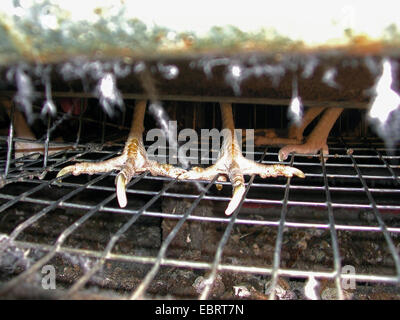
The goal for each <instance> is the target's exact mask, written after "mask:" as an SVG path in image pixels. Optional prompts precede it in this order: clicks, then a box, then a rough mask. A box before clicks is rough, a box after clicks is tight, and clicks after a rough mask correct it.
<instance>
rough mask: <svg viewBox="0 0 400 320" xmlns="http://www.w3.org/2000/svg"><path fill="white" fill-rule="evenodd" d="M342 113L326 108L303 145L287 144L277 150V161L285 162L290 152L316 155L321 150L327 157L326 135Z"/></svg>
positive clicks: (335, 109) (339, 110) (338, 110)
mask: <svg viewBox="0 0 400 320" xmlns="http://www.w3.org/2000/svg"><path fill="white" fill-rule="evenodd" d="M321 111H322V110H321ZM342 111H343V108H328V109H327V110H326V111H325V112H324V114H323V115H322V117H321V119H320V120H319V122H318V123H317V125H316V126H315V128H314V130H313V131H312V132H311V134H310V135H309V136H308V137H307V139H306V142H305V143H304V144H297V145H295V144H289V145H287V146H285V147H283V148H282V149H280V150H279V153H278V158H279V161H284V160H286V159H287V157H288V156H289V154H290V153H292V152H295V153H301V154H316V153H318V152H319V151H320V150H321V149H322V154H323V155H328V154H329V149H328V145H327V143H326V142H327V139H328V135H329V132H330V131H331V129H332V127H333V125H334V124H335V122H336V120H337V118H339V116H340V114H341V113H342ZM310 122H311V121H310Z"/></svg>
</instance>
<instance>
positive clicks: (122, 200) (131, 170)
mask: <svg viewBox="0 0 400 320" xmlns="http://www.w3.org/2000/svg"><path fill="white" fill-rule="evenodd" d="M145 111H146V101H137V102H136V106H135V110H134V114H133V118H132V125H131V129H130V132H129V136H128V139H127V141H126V143H125V147H124V151H123V152H122V154H121V155H120V156H118V157H115V158H112V159H109V160H106V161H100V162H80V163H76V164H74V165H71V166H67V167H65V168H63V169H62V170H60V172H59V173H58V175H57V177H61V176H64V175H66V174H67V173H72V174H73V175H75V176H77V175H80V174H82V173H86V174H90V175H92V174H94V173H101V172H109V171H112V170H119V173H118V175H117V177H116V179H115V184H116V189H117V199H118V203H119V206H120V207H121V208H124V207H126V205H127V199H126V192H125V190H126V185H127V184H128V183H129V181H130V180H131V179H132V177H133V176H134V175H135V174H139V173H142V172H145V171H149V172H150V173H151V174H152V175H153V176H156V175H159V176H166V177H171V178H176V177H178V176H179V175H181V174H183V173H185V172H186V170H184V169H181V168H177V167H174V166H172V165H169V164H160V163H158V162H156V161H152V160H149V159H148V158H147V153H146V150H145V148H144V145H143V138H142V135H143V130H144V127H143V120H144V114H145Z"/></svg>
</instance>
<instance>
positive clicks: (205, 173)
mask: <svg viewBox="0 0 400 320" xmlns="http://www.w3.org/2000/svg"><path fill="white" fill-rule="evenodd" d="M221 113H222V125H223V128H224V129H223V130H222V134H223V137H224V140H223V144H222V147H221V151H220V155H219V157H218V160H217V161H216V163H215V164H214V165H212V166H210V167H208V168H200V167H195V168H193V169H192V170H190V171H188V172H186V173H184V174H182V175H181V176H179V179H194V180H212V179H213V178H214V177H215V176H216V175H218V174H219V175H220V176H219V178H218V181H226V178H225V177H224V176H221V175H225V176H227V177H228V178H229V180H230V181H231V183H232V187H233V196H232V199H231V201H230V202H229V205H228V207H227V209H226V210H225V214H226V215H231V214H232V213H233V212H234V211H235V209H236V208H237V207H238V205H239V203H240V201H241V199H242V197H243V195H244V192H245V183H244V175H253V174H258V175H259V176H261V177H262V178H266V177H276V176H286V177H292V176H293V175H296V176H298V177H301V178H304V177H305V175H304V173H303V172H301V171H300V170H298V169H296V168H293V167H289V166H284V165H280V164H276V165H264V164H260V163H257V162H254V161H252V160H249V159H246V158H245V157H243V155H242V150H241V148H240V146H239V143H238V140H237V137H236V135H235V132H234V130H235V125H234V122H233V115H232V106H231V104H229V103H221Z"/></svg>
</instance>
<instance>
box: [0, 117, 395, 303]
mask: <svg viewBox="0 0 400 320" xmlns="http://www.w3.org/2000/svg"><path fill="white" fill-rule="evenodd" d="M80 121H81V120H80ZM103 127H104V126H103ZM11 134H12V133H11V131H10V135H11ZM12 140H13V137H12V135H11V138H10V137H9V140H8V141H12ZM336 142H337V143H338V144H339V145H340V147H331V148H330V151H331V154H332V155H331V156H330V157H331V158H336V159H343V160H345V159H346V160H350V161H351V163H345V161H344V162H343V163H339V164H337V163H330V162H329V161H328V162H327V163H325V162H324V161H322V159H319V161H315V159H316V158H315V157H314V158H312V159H307V158H306V157H305V156H292V157H291V158H290V161H289V162H288V164H290V165H293V166H296V167H299V166H301V168H302V169H303V171H304V172H305V173H306V175H307V177H309V178H310V177H319V178H322V179H323V181H324V185H323V186H313V185H307V184H305V185H300V184H296V183H292V181H291V179H290V178H288V179H287V180H286V184H283V185H282V184H277V183H271V182H270V181H269V180H268V179H267V180H265V181H262V182H261V183H255V182H254V176H252V177H251V178H250V180H249V181H248V182H247V183H246V195H245V197H244V198H243V200H242V202H241V203H240V206H239V209H238V210H237V211H235V213H234V214H233V215H232V216H231V217H226V218H225V217H224V218H221V217H217V216H215V217H214V216H213V217H202V216H196V215H193V214H192V213H193V211H194V209H195V208H196V207H197V206H198V205H199V203H200V201H202V200H212V201H224V202H227V201H229V197H224V196H219V195H217V196H216V195H210V194H207V192H208V191H209V189H210V188H211V186H212V185H213V184H215V181H216V178H217V177H215V178H214V180H213V181H211V182H209V183H206V186H205V188H204V189H203V190H202V191H201V192H200V193H199V194H183V193H179V192H172V191H169V190H170V189H172V187H173V186H174V185H176V184H177V183H178V182H177V180H172V179H168V178H163V177H152V176H149V175H148V174H146V173H144V174H141V175H139V176H137V177H136V178H135V179H133V181H131V182H130V184H129V185H128V190H127V193H128V196H129V195H131V196H133V197H134V196H135V195H136V196H140V195H145V196H150V197H151V198H150V200H148V201H147V202H146V203H145V204H144V205H143V206H142V207H141V208H139V209H135V210H132V209H126V208H125V209H121V208H115V207H114V206H111V205H110V202H111V201H112V200H114V199H115V196H116V195H115V192H114V191H115V190H114V188H113V187H107V186H102V185H101V184H99V182H101V181H102V180H104V179H105V178H106V177H107V176H110V175H112V176H113V175H115V173H105V174H101V175H96V176H94V177H92V178H90V179H89V181H88V182H86V183H77V182H70V181H73V180H71V179H70V181H69V182H65V181H64V182H62V183H61V185H62V186H63V187H67V188H72V190H71V191H70V192H68V193H66V194H65V195H64V196H62V197H60V198H59V199H57V200H49V199H46V198H41V197H38V196H37V192H38V191H39V190H44V189H45V188H46V187H49V186H50V185H54V184H56V183H58V182H57V179H56V178H51V179H48V180H46V179H44V178H43V176H41V177H40V178H41V179H37V178H34V179H32V180H31V179H29V177H28V175H27V176H26V177H25V176H22V178H21V177H19V178H18V179H16V180H11V181H7V179H8V178H7V176H6V177H5V183H10V182H14V181H29V183H30V184H36V186H34V187H32V188H30V189H29V190H27V191H25V192H23V193H21V194H19V195H10V194H7V192H4V191H5V189H3V192H0V199H2V200H3V204H2V205H1V206H0V213H1V212H3V211H4V210H6V209H7V208H10V207H11V206H13V205H14V204H16V203H23V202H26V203H33V204H35V203H36V204H41V205H43V206H44V208H43V209H42V210H40V211H39V212H37V213H35V214H33V215H32V216H31V217H30V218H29V219H27V220H26V221H24V222H22V223H20V224H19V225H18V226H17V227H16V228H15V229H14V230H13V231H12V232H11V233H9V234H8V235H6V237H7V238H6V240H7V241H5V242H3V243H2V244H1V246H0V252H1V251H4V250H6V249H7V246H9V245H10V244H13V245H16V246H17V247H19V248H23V249H40V250H42V251H44V252H46V254H45V255H44V256H43V257H41V258H40V259H39V260H38V261H36V262H35V263H34V264H33V265H32V266H30V267H29V268H28V269H27V270H25V271H23V272H22V273H21V274H19V275H17V276H15V277H14V278H12V279H11V280H10V281H9V282H6V283H4V284H3V285H2V286H1V287H0V295H2V294H6V293H8V292H10V291H11V290H12V289H13V288H16V287H18V286H19V285H21V284H22V283H24V281H26V280H28V279H29V278H30V277H31V276H32V275H34V274H35V273H37V272H38V271H39V270H40V268H41V267H42V266H44V265H45V264H47V263H48V262H49V261H50V260H51V259H52V258H53V257H54V256H55V255H57V254H78V255H84V256H88V257H93V258H95V259H96V263H95V264H94V265H93V266H92V267H91V268H90V269H89V270H88V271H87V272H86V273H85V274H84V275H83V276H82V277H81V278H79V279H78V280H77V281H76V282H75V283H74V284H73V285H72V286H71V287H70V288H69V289H68V290H66V291H65V292H63V296H64V297H73V296H74V294H75V293H77V292H79V290H81V289H82V288H83V287H84V286H85V284H87V283H88V281H89V280H90V279H91V277H93V276H94V275H95V274H96V273H97V272H98V271H99V270H101V269H102V268H103V267H104V265H105V263H106V261H109V260H115V261H125V262H130V263H141V264H149V265H151V266H152V267H151V269H150V271H149V272H148V273H147V275H146V276H145V277H144V278H143V279H142V282H141V283H140V285H139V286H138V287H137V288H136V289H135V290H134V291H133V292H132V293H131V295H130V298H136V299H137V298H143V297H145V295H146V290H147V289H148V287H149V285H150V283H151V281H152V280H153V279H154V278H155V276H156V275H157V273H158V272H159V271H160V268H161V267H162V266H171V267H179V268H191V269H202V270H208V271H210V272H209V276H208V279H207V281H206V286H205V287H204V290H203V291H202V293H201V294H200V296H199V298H200V299H206V298H208V297H209V292H210V288H211V285H212V283H213V282H214V281H215V278H216V275H217V273H218V272H221V271H231V272H241V273H253V274H259V275H268V276H271V277H272V287H273V288H274V287H275V286H276V284H277V279H278V277H279V276H288V277H294V278H304V279H309V278H311V277H314V278H318V279H332V280H334V281H335V284H336V288H337V294H338V298H340V299H342V298H343V290H342V288H341V280H342V279H349V278H352V279H355V280H356V281H359V282H381V283H390V284H399V283H400V258H399V253H398V249H397V248H396V246H395V244H394V243H393V239H392V235H394V234H399V233H400V228H399V227H395V226H387V225H386V223H385V221H384V220H383V218H382V214H381V212H382V211H385V210H391V211H398V210H400V203H397V202H396V201H394V202H395V203H394V204H393V203H391V204H390V205H386V204H379V203H377V201H375V199H374V196H373V194H375V193H379V194H383V195H385V194H393V193H395V194H397V193H399V192H400V188H398V187H399V184H400V180H399V177H398V172H399V167H400V166H399V165H396V164H391V163H390V162H392V161H398V160H399V158H400V156H396V155H386V152H387V149H385V148H384V147H383V146H382V144H381V143H379V142H376V141H375V142H374V141H372V142H371V140H366V141H364V142H363V144H362V145H355V146H353V144H351V142H350V141H347V140H345V139H341V140H339V141H336ZM75 146H77V144H75ZM103 147H104V148H103V149H102V150H98V149H97V150H95V152H96V154H98V155H101V158H99V159H98V160H105V159H108V158H111V157H114V156H116V155H117V154H118V150H117V151H116V150H115V148H114V149H113V150H108V149H107V148H106V146H104V145H103ZM119 147H120V149H122V147H123V146H122V144H120V145H119ZM80 148H85V146H84V145H78V147H77V149H76V150H63V151H60V152H59V153H57V154H54V155H52V156H48V157H43V159H42V158H40V159H37V160H30V159H29V157H24V158H22V159H20V162H21V161H22V162H23V164H22V166H19V167H18V168H10V165H12V164H13V160H10V159H11V158H10V156H9V154H7V158H6V159H4V160H2V161H1V163H2V167H3V168H10V169H9V171H8V175H9V176H11V177H12V175H13V172H14V171H16V172H18V174H19V173H20V172H27V171H29V172H43V166H41V164H42V163H43V162H44V164H45V165H46V166H45V168H46V169H45V170H46V172H53V173H54V172H58V171H59V170H60V169H61V168H62V167H63V166H65V164H67V163H68V162H69V161H71V160H76V159H79V160H82V161H84V160H89V159H90V157H89V158H86V156H89V155H91V154H92V153H93V149H91V148H86V149H83V151H82V150H79V149H80ZM79 151H82V152H79ZM362 153H368V154H367V155H363V154H362ZM371 154H372V155H371ZM254 155H255V158H257V157H258V158H259V159H260V161H261V162H263V163H274V162H273V161H265V160H263V159H264V158H265V156H267V155H268V156H274V157H275V158H277V153H276V152H270V150H269V149H265V150H264V152H257V151H256V152H254ZM46 158H47V159H46ZM296 159H297V160H298V161H295V160H296ZM363 159H369V160H371V159H374V161H375V162H377V163H376V164H364V163H362V162H363ZM360 162H361V163H360ZM338 166H340V167H347V168H353V169H354V171H355V173H354V174H348V173H347V174H335V173H334V171H335V169H336V168H337V167H338ZM315 168H320V169H321V173H315ZM377 168H379V169H383V170H385V171H387V173H388V174H385V175H377V174H368V175H367V174H363V173H362V170H364V169H377ZM328 169H331V171H330V172H328ZM3 170H4V169H3ZM343 178H344V179H357V180H358V181H359V182H360V183H361V186H362V187H352V186H350V187H347V186H346V187H335V186H330V184H329V181H330V179H343ZM11 179H15V178H11ZM146 179H148V180H159V181H165V182H166V183H165V184H164V186H163V187H162V188H161V190H159V191H157V190H150V191H149V190H143V189H141V188H136V187H135V186H136V185H137V184H138V182H140V181H142V180H146ZM373 180H386V181H387V182H388V183H389V184H391V185H392V186H393V187H392V188H373V187H370V186H369V184H368V181H373ZM187 183H190V182H187ZM5 188H6V187H5ZM251 188H281V189H284V197H283V199H281V200H273V199H255V198H248V197H247V193H248V191H249V190H250V189H251ZM83 190H99V191H100V190H101V191H108V192H110V195H109V196H108V197H106V198H105V199H104V200H102V201H100V202H99V203H97V204H95V205H90V204H81V203H75V202H73V201H69V200H70V199H71V198H73V197H74V196H75V195H77V194H79V193H80V192H82V191H83ZM293 190H302V191H305V192H307V191H313V190H320V191H324V193H325V201H298V200H289V194H290V192H291V191H293ZM0 191H1V190H0ZM334 191H344V192H349V193H350V194H351V193H353V194H354V193H360V192H363V193H365V195H366V196H367V198H368V201H369V203H361V202H360V203H346V202H337V201H333V200H332V197H331V193H332V192H334ZM166 197H169V198H179V199H185V198H186V199H190V200H193V203H192V205H191V206H190V208H189V209H188V210H187V211H186V212H185V213H184V214H175V213H172V212H157V211H154V210H151V209H150V208H151V206H152V204H153V203H155V202H156V201H157V200H159V199H161V198H166ZM246 203H249V204H250V203H256V204H263V205H278V206H280V208H281V214H280V218H279V219H278V220H276V219H268V217H266V219H263V220H254V219H251V218H246V217H245V216H242V217H241V216H239V215H238V214H239V211H240V208H241V207H242V205H243V204H246ZM289 206H309V207H320V208H324V209H326V210H327V214H328V223H314V222H292V221H289V220H288V219H287V216H286V214H287V210H288V207H289ZM56 208H74V209H80V210H84V211H85V214H84V215H83V216H82V217H80V218H79V219H78V220H76V221H75V222H74V223H73V224H71V225H70V226H68V227H66V228H65V229H64V231H63V232H62V233H61V234H60V235H59V236H58V238H57V240H56V241H55V242H54V244H53V245H48V244H39V243H35V242H27V241H20V240H17V238H18V236H19V235H20V234H21V233H22V232H23V231H24V230H26V229H27V228H28V227H30V226H32V225H33V224H34V223H35V222H37V221H39V220H40V219H41V218H42V217H44V216H45V215H46V214H48V213H49V212H51V211H53V210H55V209H56ZM337 208H364V209H370V210H372V212H373V214H374V217H375V219H376V221H377V222H378V225H355V224H351V225H347V224H337V223H335V219H334V210H335V209H337ZM97 212H113V213H116V214H117V213H121V214H130V215H131V218H130V219H129V220H128V221H127V222H126V223H125V224H124V225H123V226H122V227H121V228H120V229H119V230H118V231H117V232H115V233H114V234H112V236H111V238H110V239H109V241H108V243H107V245H106V248H105V249H104V250H103V251H102V252H100V251H95V250H86V249H78V248H71V247H67V246H65V245H64V244H65V241H66V239H67V238H68V237H69V236H70V235H71V234H72V233H73V232H75V231H76V230H77V229H78V228H79V227H80V226H82V225H83V224H84V223H85V222H86V221H87V220H89V219H90V218H92V217H93V216H94V215H95V214H96V213H97ZM140 216H150V217H158V218H163V219H175V220H176V221H177V224H176V225H175V226H174V228H173V229H172V231H171V232H170V233H169V235H168V237H167V238H166V239H165V240H164V241H163V243H162V245H161V247H160V249H159V251H158V255H157V256H155V257H153V256H138V255H125V254H119V253H118V254H116V253H113V252H112V250H113V248H114V245H115V244H116V242H117V241H118V240H119V239H120V238H121V236H122V235H123V234H124V233H125V232H126V231H127V230H128V229H129V228H130V227H131V226H132V225H133V224H134V223H135V222H136V221H137V220H138V218H139V217H140ZM185 221H202V222H209V223H223V224H225V225H226V228H225V232H224V234H223V236H222V237H221V239H220V242H219V244H218V246H217V249H216V252H215V255H214V259H213V261H212V262H199V261H191V260H181V259H174V258H167V257H166V252H167V250H168V247H169V245H170V243H171V241H172V240H173V239H174V237H176V235H177V234H178V232H179V231H180V229H181V227H182V225H183V224H184V223H185ZM241 224H246V225H258V226H263V227H265V228H270V227H273V228H278V235H277V238H276V243H275V248H274V255H273V264H272V267H257V266H252V265H243V264H239V265H232V264H226V263H221V257H222V254H223V250H224V247H225V245H226V243H227V241H228V239H229V237H230V235H231V232H232V229H233V227H234V226H235V225H241ZM286 228H305V229H307V228H315V229H326V230H329V232H330V238H331V243H332V248H333V258H334V259H333V261H334V265H333V269H332V270H331V271H315V270H298V269H288V268H286V269H285V268H282V267H281V259H282V257H281V252H282V238H283V234H284V232H285V230H286ZM338 230H347V231H360V232H378V233H381V234H382V235H383V237H384V238H385V241H386V243H387V246H388V248H389V251H390V253H391V255H392V257H393V261H394V268H395V270H394V273H393V275H382V274H362V273H356V274H342V272H341V267H342V265H341V259H340V255H339V243H338V237H337V231H338ZM274 295H275V291H274V290H272V291H271V295H270V298H271V299H273V298H274Z"/></svg>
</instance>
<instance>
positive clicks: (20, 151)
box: [2, 100, 72, 159]
mask: <svg viewBox="0 0 400 320" xmlns="http://www.w3.org/2000/svg"><path fill="white" fill-rule="evenodd" d="M2 104H3V105H4V106H5V108H6V111H7V114H8V116H9V117H10V119H11V104H12V102H11V101H10V100H2ZM13 118H14V119H13V120H14V121H13V124H14V130H15V136H16V138H21V139H27V140H32V141H16V142H15V159H18V158H21V157H24V156H28V155H33V156H32V158H33V159H37V158H38V157H39V155H40V154H43V153H44V152H45V148H44V143H43V142H35V140H36V137H35V134H34V133H33V132H32V130H31V129H30V128H29V126H28V124H27V123H26V120H25V118H24V116H23V115H22V114H21V112H19V111H18V110H14V116H13ZM60 142H62V141H60ZM70 148H72V147H71V146H68V145H54V146H50V145H49V149H48V153H49V155H52V154H54V153H56V152H59V151H60V150H64V149H70Z"/></svg>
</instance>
